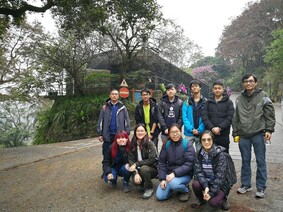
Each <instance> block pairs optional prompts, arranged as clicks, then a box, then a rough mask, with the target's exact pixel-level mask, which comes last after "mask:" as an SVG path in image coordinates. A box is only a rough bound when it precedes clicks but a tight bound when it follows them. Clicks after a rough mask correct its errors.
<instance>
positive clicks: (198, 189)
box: [192, 180, 204, 202]
mask: <svg viewBox="0 0 283 212" xmlns="http://www.w3.org/2000/svg"><path fill="white" fill-rule="evenodd" d="M192 187H193V190H194V193H195V195H196V197H197V199H198V200H199V201H200V202H204V199H203V194H202V192H203V191H204V188H203V187H202V186H201V185H200V183H199V181H198V180H194V181H193V184H192Z"/></svg>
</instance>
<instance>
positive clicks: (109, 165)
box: [102, 131, 131, 192]
mask: <svg viewBox="0 0 283 212" xmlns="http://www.w3.org/2000/svg"><path fill="white" fill-rule="evenodd" d="M129 150H130V139H129V136H128V133H127V132H126V131H122V132H118V133H116V135H115V137H114V142H113V144H112V145H111V146H110V148H109V149H108V152H107V154H105V157H104V158H103V161H102V164H103V178H104V181H105V182H109V183H111V186H112V187H113V188H116V186H117V178H118V176H122V177H123V186H124V192H129V191H130V188H129V179H130V177H131V172H129V171H128V170H127V169H126V168H125V165H126V164H127V163H128V153H129Z"/></svg>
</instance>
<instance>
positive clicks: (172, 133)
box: [169, 126, 182, 142]
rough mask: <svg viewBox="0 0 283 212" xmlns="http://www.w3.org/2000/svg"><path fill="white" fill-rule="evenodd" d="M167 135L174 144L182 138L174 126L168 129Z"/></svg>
mask: <svg viewBox="0 0 283 212" xmlns="http://www.w3.org/2000/svg"><path fill="white" fill-rule="evenodd" d="M169 135H170V139H171V141H174V142H177V141H179V140H180V138H181V136H182V135H181V131H180V129H179V128H178V127H176V126H173V127H171V128H170V132H169Z"/></svg>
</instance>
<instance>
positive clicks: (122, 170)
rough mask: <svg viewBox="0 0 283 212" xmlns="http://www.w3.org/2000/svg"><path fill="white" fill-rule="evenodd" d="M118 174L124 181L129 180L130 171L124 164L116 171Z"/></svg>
mask: <svg viewBox="0 0 283 212" xmlns="http://www.w3.org/2000/svg"><path fill="white" fill-rule="evenodd" d="M118 174H119V176H121V177H123V179H124V181H126V182H129V180H130V177H131V175H132V173H131V172H129V171H128V170H127V169H126V168H125V165H123V166H122V167H121V168H120V169H119V172H118Z"/></svg>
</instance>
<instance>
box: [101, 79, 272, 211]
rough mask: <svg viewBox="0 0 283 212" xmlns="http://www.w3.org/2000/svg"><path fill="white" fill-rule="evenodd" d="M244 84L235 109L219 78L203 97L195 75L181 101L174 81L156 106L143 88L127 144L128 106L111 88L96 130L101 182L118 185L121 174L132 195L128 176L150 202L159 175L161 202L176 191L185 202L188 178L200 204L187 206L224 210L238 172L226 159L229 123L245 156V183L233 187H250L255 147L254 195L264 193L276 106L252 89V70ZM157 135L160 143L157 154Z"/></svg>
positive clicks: (254, 83) (254, 86)
mask: <svg viewBox="0 0 283 212" xmlns="http://www.w3.org/2000/svg"><path fill="white" fill-rule="evenodd" d="M242 83H243V87H244V90H243V92H242V93H241V94H240V95H239V97H238V98H237V99H236V109H234V105H233V102H232V101H231V100H230V99H229V96H228V95H227V93H226V92H225V88H224V84H223V82H222V81H220V80H217V81H215V82H214V83H213V86H212V93H211V95H210V96H209V97H208V98H207V99H206V98H205V97H204V96H202V94H201V82H200V81H199V80H192V81H191V82H190V85H189V88H190V90H191V96H189V98H188V99H187V100H186V101H184V102H183V101H182V100H181V99H180V98H179V97H178V96H177V95H176V87H175V85H174V84H171V83H170V84H168V85H167V86H166V94H165V95H164V96H163V97H162V98H161V100H160V102H158V103H156V100H155V99H153V98H152V97H151V92H150V90H149V89H143V90H142V91H141V97H142V100H141V101H140V102H139V104H138V105H137V106H136V109H135V121H136V127H135V129H134V135H133V137H132V139H131V141H130V139H129V135H130V119H129V114H128V111H127V108H126V107H125V106H124V105H123V104H122V103H121V102H120V101H119V92H118V90H115V89H114V90H112V91H111V92H110V96H109V97H110V98H109V99H108V100H107V101H106V103H105V104H104V105H103V106H102V109H101V112H100V116H99V120H98V127H97V130H98V134H99V140H100V141H101V142H103V148H102V154H103V161H102V164H103V175H102V177H103V179H104V181H105V182H107V183H110V184H111V186H112V187H113V188H115V187H116V186H117V178H118V176H122V177H123V188H124V192H129V191H130V190H131V189H130V186H129V181H130V180H131V177H132V183H133V184H134V185H137V186H139V191H140V192H142V193H143V195H142V198H144V199H148V198H150V197H151V196H152V195H153V193H154V190H153V182H152V179H154V178H158V179H159V181H160V183H159V185H158V186H157V189H156V198H157V200H159V201H163V200H166V199H168V198H170V197H171V196H172V195H173V191H176V192H177V193H179V194H180V196H179V200H180V201H188V200H189V198H190V196H191V190H190V187H189V183H190V182H191V180H193V181H192V189H193V191H194V193H195V195H196V197H197V200H198V201H197V202H194V203H192V204H191V207H192V208H198V207H201V206H202V205H204V204H205V203H206V202H208V203H209V204H210V205H211V206H212V207H220V208H222V209H223V210H229V208H230V204H229V203H228V200H227V197H228V194H229V192H230V189H231V187H232V186H233V183H231V179H229V178H230V177H229V176H230V173H229V172H230V171H234V172H235V170H231V166H229V165H228V161H229V160H228V159H227V158H228V156H227V155H229V143H230V140H229V134H230V128H231V124H232V126H233V136H240V141H239V149H240V152H241V156H242V168H241V183H242V185H241V186H240V188H238V190H237V192H238V193H239V194H244V193H246V192H248V191H251V190H252V187H251V175H252V173H251V148H252V146H253V148H254V152H255V155H256V162H257V172H256V175H257V176H256V188H257V191H256V194H255V195H256V197H259V198H263V197H264V195H265V189H266V180H267V170H266V161H265V150H266V149H265V141H266V140H270V138H271V134H272V132H273V131H274V126H275V114H274V108H273V105H272V102H271V101H270V99H269V98H268V96H267V94H266V93H265V92H264V91H262V90H261V89H259V88H257V78H256V76H255V75H253V74H246V75H245V76H244V77H243V78H242ZM182 127H183V132H182ZM160 133H161V139H162V143H163V145H162V147H161V151H160V152H159V153H158V136H159V134H160ZM182 134H184V137H183V136H182ZM230 158H231V157H230ZM232 168H234V166H233V167H232Z"/></svg>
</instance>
